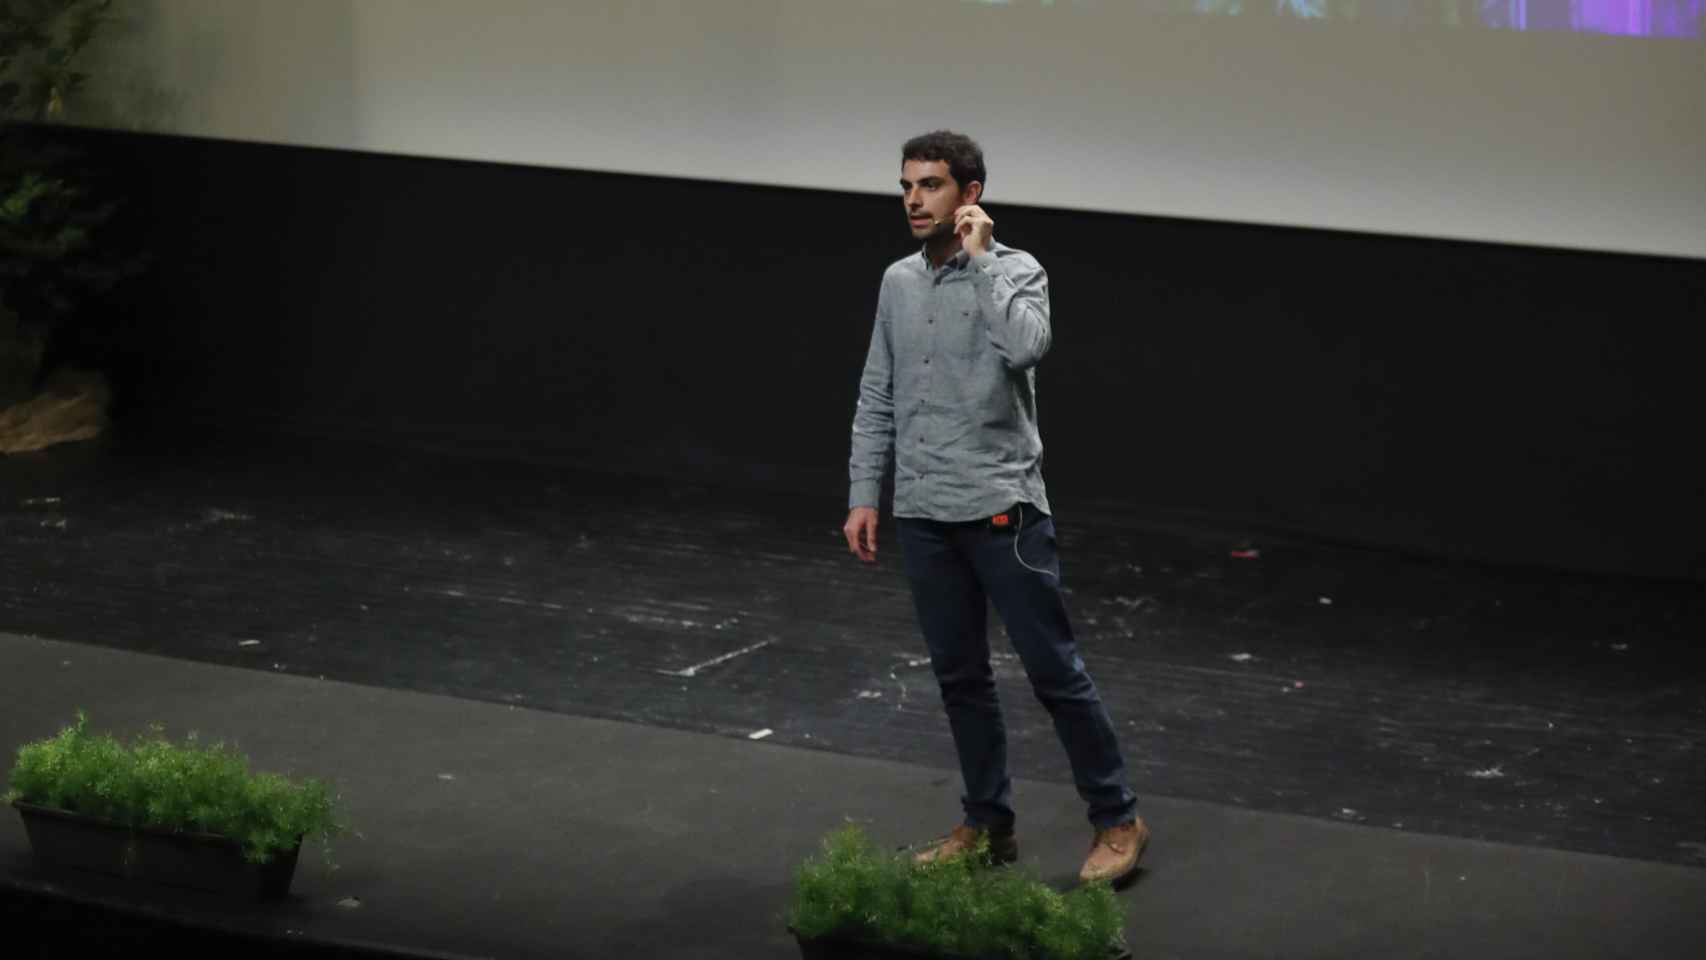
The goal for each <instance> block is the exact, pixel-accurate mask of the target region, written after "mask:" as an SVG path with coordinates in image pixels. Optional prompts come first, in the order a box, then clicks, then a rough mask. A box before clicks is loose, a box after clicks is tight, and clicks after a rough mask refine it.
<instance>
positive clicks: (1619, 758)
mask: <svg viewBox="0 0 1706 960" xmlns="http://www.w3.org/2000/svg"><path fill="white" fill-rule="evenodd" d="M186 437H188V438H187V439H186ZM804 489H805V488H803V487H801V486H799V485H792V486H790V485H789V484H780V483H778V484H768V485H766V484H752V485H749V486H745V487H736V486H714V485H709V484H705V483H701V482H697V481H696V478H695V477H693V476H666V475H655V474H654V475H637V474H636V475H620V474H617V473H614V472H600V471H597V470H594V469H592V468H590V467H589V466H588V465H586V464H574V463H568V462H546V461H543V460H540V459H533V458H529V457H528V456H526V455H525V451H523V450H521V449H519V448H518V449H517V451H516V453H515V455H514V456H511V457H491V458H486V459H476V458H472V457H463V456H452V455H449V454H447V453H437V452H431V451H426V450H420V449H404V448H402V447H392V446H387V445H382V444H378V443H373V442H365V441H361V440H358V439H351V438H334V437H329V436H313V435H307V434H288V433H282V432H281V433H260V432H255V431H246V432H233V431H231V430H229V429H227V430H225V431H224V432H218V433H215V432H208V433H205V434H199V435H196V434H185V433H184V432H182V431H179V432H176V433H173V434H171V435H170V439H168V438H167V437H165V436H158V435H145V434H129V435H127V434H124V433H122V432H121V433H119V434H115V435H114V436H111V437H107V438H104V439H101V440H98V441H94V442H90V443H84V444H72V445H67V446H63V447H58V448H51V449H49V450H47V451H44V452H42V453H38V454H29V455H21V456H13V457H9V458H6V459H4V460H0V530H3V533H4V543H5V545H6V547H5V550H4V553H3V554H0V631H4V632H5V633H6V634H9V635H10V636H7V637H5V638H0V657H3V660H4V662H5V664H6V665H7V666H6V679H5V693H6V696H5V700H4V704H3V706H0V717H3V719H4V727H3V728H0V730H3V733H4V737H3V738H0V747H4V748H5V749H6V751H7V754H8V756H10V755H11V753H12V751H13V750H14V749H15V747H16V745H17V744H18V743H21V742H23V741H25V740H29V739H35V738H37V737H41V736H46V735H49V734H51V733H53V732H54V731H55V730H57V729H58V728H59V726H61V725H63V724H64V723H66V722H68V721H69V720H70V719H71V716H72V714H73V712H74V711H75V710H76V709H77V708H79V707H82V708H84V709H87V710H88V711H89V712H90V714H91V717H92V720H93V721H94V723H95V724H96V725H97V726H99V727H102V728H105V729H110V730H113V731H115V732H121V733H122V732H130V731H136V730H140V729H142V727H143V726H144V725H146V724H148V723H150V722H154V721H159V722H162V723H164V724H166V725H167V727H168V730H169V732H172V733H178V734H181V733H183V732H185V731H187V730H189V729H195V730H198V731H200V732H201V733H202V734H203V735H204V736H208V737H223V738H226V739H231V740H235V741H238V742H240V743H241V745H242V746H243V747H244V748H245V749H247V750H248V751H249V752H250V753H251V755H252V756H253V757H254V759H255V763H256V765H257V766H258V767H260V768H262V769H280V770H287V771H289V772H292V773H296V774H309V775H320V776H324V777H327V778H330V779H334V780H335V781H336V782H337V783H338V784H339V786H340V788H341V789H342V790H343V792H344V794H345V796H346V798H347V800H348V802H349V805H350V814H351V817H352V818H353V819H354V820H355V821H356V822H357V824H358V826H359V828H360V829H361V831H362V834H363V836H362V837H361V838H350V839H346V840H345V841H342V842H341V843H340V844H339V846H338V848H337V857H338V860H339V862H340V863H341V868H340V869H339V870H338V871H336V872H333V871H330V870H328V869H327V868H326V867H325V865H324V864H323V863H322V862H321V861H320V859H319V858H318V855H317V853H316V854H315V855H313V856H308V855H305V857H304V859H303V863H302V866H301V868H299V871H298V874H297V882H296V886H295V888H294V890H295V898H294V899H293V901H292V902H290V903H288V904H284V905H281V906H278V907H274V908H270V909H261V908H256V909H252V910H239V911H234V912H233V911H227V910H224V909H223V908H215V907H213V906H211V905H207V904H198V903H196V902H194V901H191V902H188V903H185V902H182V901H180V900H172V901H170V902H166V901H159V902H155V901H150V900H148V899H147V898H144V897H142V896H141V895H140V894H138V893H136V892H134V891H127V890H124V889H122V888H120V889H118V890H116V891H115V890H109V889H103V888H101V887H100V886H99V885H91V886H90V887H88V888H79V889H77V890H70V889H67V888H64V887H63V886H59V885H56V884H54V883H50V882H49V881H47V880H44V879H42V878H41V877H40V876H38V875H37V874H36V872H35V870H34V867H33V865H32V863H31V862H30V859H29V856H28V851H27V845H26V844H25V842H24V837H23V832H22V829H21V826H20V825H19V823H18V822H17V820H16V818H15V816H11V815H8V817H7V818H5V819H4V821H3V825H0V857H3V858H4V860H3V865H4V871H5V872H4V875H5V878H6V884H7V889H8V890H9V891H10V892H11V894H12V899H11V901H10V903H11V908H10V909H11V911H12V919H13V920H14V921H16V920H17V919H18V917H19V916H20V915H22V914H23V913H24V912H26V911H30V912H33V911H37V910H41V909H43V908H42V904H43V903H60V904H61V905H63V904H65V903H70V902H77V903H82V904H84V905H85V906H86V907H88V908H89V909H95V910H97V912H99V911H100V910H106V911H119V912H121V913H122V912H124V909H126V908H125V907H124V905H126V904H128V905H129V907H128V909H129V910H130V911H131V913H132V914H134V915H136V916H152V917H154V918H156V919H157V920H158V919H161V918H165V919H167V920H171V921H172V922H183V923H201V924H207V923H214V924H223V925H224V926H225V927H227V928H229V929H231V930H241V931H248V932H250V933H255V934H264V935H268V936H275V937H276V940H277V941H278V942H288V941H290V940H291V939H292V938H296V939H299V940H302V941H303V942H310V941H312V942H329V941H338V942H341V943H345V944H355V943H362V944H368V945H370V946H373V947H374V948H376V949H384V950H391V951H397V952H403V953H417V954H418V953H427V952H431V951H440V952H447V953H453V954H462V955H481V956H529V957H531V956H587V957H608V956H618V955H623V954H628V955H636V956H680V957H730V958H733V957H741V958H747V957H777V958H780V957H786V956H790V955H797V951H796V949H795V948H794V946H793V945H792V942H791V940H790V939H789V938H788V936H787V934H786V931H785V930H784V929H783V928H782V925H781V921H780V919H779V916H780V913H781V911H782V909H783V908H784V907H785V904H786V897H787V891H788V882H789V871H790V869H791V867H792V865H793V864H795V863H797V862H798V861H799V859H800V858H801V857H803V856H805V855H807V854H809V853H810V852H812V850H813V849H814V847H815V844H816V842H817V840H818V839H819V838H820V837H821V836H822V835H823V834H824V833H826V832H828V831H829V830H832V829H834V828H835V827H836V826H837V825H838V824H840V823H841V822H843V820H844V818H852V819H855V820H859V821H863V822H867V823H869V824H870V825H871V829H872V830H873V832H874V833H875V834H876V835H877V836H879V837H881V838H883V839H885V840H892V841H893V842H895V843H899V842H902V841H904V840H911V839H917V838H918V837H920V836H921V835H925V834H933V833H936V832H940V831H941V830H943V829H945V828H946V827H947V826H949V825H951V823H952V822H953V820H954V818H955V816H956V815H957V812H958V808H957V802H956V797H957V774H956V772H955V766H954V755H953V750H952V747H951V744H950V742H949V740H948V735H947V725H946V723H945V721H944V720H943V718H942V716H941V712H940V706H939V702H938V700H937V698H936V691H935V689H934V684H933V680H932V678H931V674H930V670H929V667H928V664H927V663H926V662H925V660H924V652H923V648H922V642H921V640H919V638H918V637H917V635H916V630H915V626H914V623H913V619H912V609H911V603H910V598H909V597H908V595H907V592H906V585H905V581H904V579H903V577H902V575H901V573H900V570H899V565H898V559H899V558H898V556H897V553H896V548H895V542H894V537H893V530H892V525H889V524H885V526H884V528H883V530H882V531H881V534H880V538H879V545H880V547H881V548H882V557H881V560H880V562H879V564H878V565H877V566H876V567H875V568H869V567H865V566H863V565H861V564H859V563H858V562H857V561H855V560H854V559H852V558H851V557H850V556H849V555H848V553H847V551H846V547H845V544H844V542H843V540H842V537H841V533H840V525H841V522H842V520H843V519H844V516H845V510H844V504H845V488H844V486H843V485H840V484H837V483H833V482H832V483H828V484H825V485H824V486H823V488H822V489H821V490H820V491H818V492H816V493H807V492H802V490H804ZM1050 492H1051V497H1052V498H1054V499H1055V501H1056V508H1057V511H1058V512H1057V516H1056V522H1057V525H1058V528H1059V537H1060V545H1061V553H1062V565H1063V570H1064V573H1065V582H1066V586H1067V587H1068V588H1069V589H1070V590H1071V597H1070V599H1071V601H1072V603H1073V607H1072V614H1073V616H1074V622H1075V626H1076V627H1077V629H1078V631H1079V639H1080V645H1081V648H1082V652H1083V654H1084V657H1085V659H1086V661H1087V662H1088V664H1089V667H1090V671H1091V675H1092V676H1093V677H1094V678H1095V680H1096V682H1097V684H1098V686H1099V687H1100V688H1101V690H1102V693H1103V696H1104V698H1105V699H1106V701H1107V702H1108V705H1109V708H1110V711H1111V713H1112V715H1113V717H1114V719H1115V721H1116V723H1117V725H1118V726H1119V728H1120V730H1121V731H1122V734H1123V747H1124V750H1125V753H1126V756H1127V759H1128V763H1129V765H1130V767H1131V771H1132V774H1133V778H1134V781H1135V783H1134V785H1135V786H1136V788H1137V789H1138V791H1139V795H1140V798H1141V799H1140V810H1141V811H1142V812H1143V814H1144V816H1145V818H1146V819H1147V820H1148V821H1149V822H1150V824H1151V827H1152V828H1153V830H1154V832H1155V839H1154V842H1153V844H1152V846H1151V848H1150V852H1149V854H1148V856H1147V857H1146V860H1145V864H1146V870H1145V871H1144V873H1143V875H1142V877H1141V879H1140V880H1139V881H1138V882H1137V883H1136V884H1135V885H1134V886H1132V887H1131V888H1129V889H1128V890H1126V891H1125V892H1123V893H1122V894H1121V896H1122V897H1123V898H1124V900H1125V902H1126V903H1127V904H1128V905H1129V914H1128V916H1129V920H1128V937H1129V940H1130V942H1131V946H1132V948H1133V951H1134V953H1135V954H1136V956H1138V957H1140V958H1143V957H1341V956H1342V957H1374V956H1380V957H1433V956H1440V957H1444V956H1452V957H1464V956H1501V957H1503V956H1546V957H1568V956H1581V957H1589V956H1592V957H1604V956H1631V957H1635V956H1639V957H1660V956H1698V955H1699V951H1700V950H1701V949H1702V947H1703V945H1706V916H1703V915H1702V912H1701V911H1700V910H1699V909H1698V908H1699V905H1700V904H1701V903H1706V870H1702V869H1701V868H1702V867H1706V807H1703V806H1702V804H1701V803H1700V799H1699V798H1700V797H1701V796H1706V764H1703V763H1702V757H1701V753H1702V740H1703V738H1706V696H1703V694H1706V671H1703V670H1702V669H1701V668H1702V665H1703V660H1706V652H1703V651H1702V649H1701V647H1700V645H1699V643H1698V640H1699V638H1700V637H1701V636H1702V635H1703V630H1702V628H1703V627H1706V597H1703V587H1702V584H1700V583H1698V582H1691V581H1675V582H1661V581H1652V580H1633V579H1624V580H1619V579H1611V578H1607V577H1601V576H1589V575H1584V574H1576V573H1568V572H1561V571H1547V570H1541V569H1535V568H1512V567H1490V566H1476V565H1472V564H1470V563H1467V562H1462V561H1451V562H1447V561H1440V560H1432V559H1429V558H1426V557H1421V556H1407V555H1402V554H1397V553H1386V552H1377V551H1374V550H1370V549H1363V548H1354V547H1349V546H1343V545H1333V544H1327V543H1320V542H1309V541H1305V540H1301V539H1297V538H1295V537H1284V536H1279V535H1276V534H1268V533H1265V532H1263V531H1260V530H1251V529H1223V528H1217V527H1216V526H1215V525H1214V524H1213V523H1212V522H1210V521H1208V520H1205V519H1203V518H1200V517H1190V516H1184V515H1178V514H1159V513H1144V512H1137V511H1135V510H1134V511H1131V512H1126V513H1111V512H1109V511H1108V510H1107V508H1106V507H1105V506H1104V507H1101V508H1098V511H1097V512H1094V513H1092V512H1084V511H1080V510H1079V509H1077V508H1076V507H1075V505H1074V498H1073V496H1072V492H1071V491H1070V490H1068V489H1060V488H1058V487H1056V488H1051V491H1050ZM1685 532H1686V531H1684V530H1683V529H1681V528H1679V535H1682V534H1683V533H1685ZM1247 551H1254V552H1255V554H1256V555H1255V556H1242V557H1241V556H1235V555H1234V553H1235V552H1247ZM995 622H996V621H993V620H992V624H993V623H995ZM995 629H996V630H999V627H998V626H997V627H995ZM996 646H997V649H1001V645H1000V644H999V643H998V644H997V645H996ZM998 667H999V669H998V673H999V676H1000V678H1001V683H1002V694H1003V700H1004V703H1005V704H1006V706H1007V711H1008V723H1009V734H1010V739H1011V755H1012V762H1013V765H1014V768H1015V773H1016V774H1017V775H1020V776H1022V777H1023V778H1024V781H1023V782H1022V783H1021V784H1020V785H1019V787H1018V790H1017V801H1018V804H1019V814H1020V827H1019V829H1020V845H1021V853H1022V855H1023V857H1024V859H1025V860H1026V861H1027V862H1030V863H1032V864H1033V865H1035V866H1036V867H1038V868H1039V869H1040V870H1041V871H1042V872H1043V873H1044V874H1045V875H1047V876H1050V877H1052V878H1055V879H1059V880H1061V881H1062V882H1065V880H1066V878H1068V877H1069V876H1070V874H1071V872H1072V870H1073V869H1074V868H1075V867H1076V863H1077V861H1078V859H1079V857H1081V855H1082V852H1083V849H1084V847H1085V844H1086V843H1087V840H1088V832H1087V827H1086V825H1085V824H1084V822H1083V819H1082V811H1081V807H1080V806H1079V804H1078V801H1077V800H1076V797H1075V796H1074V794H1073V791H1072V789H1071V787H1070V778H1069V776H1068V772H1067V769H1066V764H1065V759H1064V755H1063V754H1062V752H1061V751H1060V749H1059V747H1058V745H1057V743H1056V741H1055V739H1054V734H1053V730H1052V727H1051V726H1050V724H1049V722H1048V719H1047V716H1046V715H1045V714H1044V713H1043V711H1042V709H1041V708H1040V707H1039V706H1038V705H1037V704H1036V703H1035V701H1034V700H1032V699H1031V697H1030V696H1029V693H1028V689H1027V688H1026V685H1025V683H1024V679H1023V674H1022V671H1021V670H1020V669H1019V668H1018V665H1017V663H1016V661H1014V660H1013V659H1012V658H1011V656H1005V657H1004V658H1003V659H1001V660H1000V663H999V664H998ZM763 730H768V731H771V732H770V733H769V734H768V735H766V736H764V737H763V739H761V740H758V741H754V740H752V739H750V737H751V735H753V734H754V733H756V732H758V731H763ZM306 853H307V851H305V854H306ZM352 897H353V898H358V899H359V901H360V905H359V906H353V905H348V904H349V903H350V901H349V900H348V898H352ZM109 919H110V918H109ZM114 923H117V921H114ZM114 929H118V927H117V926H115V927H114ZM46 949H48V948H44V950H46ZM351 949H352V950H353V949H354V948H353V947H352V948H351ZM25 955H29V954H25ZM41 955H46V954H45V953H44V954H41Z"/></svg>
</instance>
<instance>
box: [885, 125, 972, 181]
mask: <svg viewBox="0 0 1706 960" xmlns="http://www.w3.org/2000/svg"><path fill="white" fill-rule="evenodd" d="M908 160H925V161H929V160H943V161H946V162H947V164H948V173H949V174H951V175H952V176H953V178H954V182H955V183H957V184H959V185H960V189H961V190H964V189H965V188H966V185H967V184H969V183H973V182H976V183H981V184H983V185H984V187H985V189H987V188H988V186H989V181H988V180H987V179H986V178H987V177H988V176H989V174H988V172H987V171H986V170H985V169H984V166H983V148H982V147H980V146H978V145H977V141H975V140H973V139H972V138H970V137H968V136H966V135H965V134H963V133H954V132H953V131H951V130H936V131H934V132H931V133H926V134H922V135H920V136H916V137H913V138H912V139H911V140H908V141H906V146H904V147H901V148H900V162H901V163H905V162H906V161H908Z"/></svg>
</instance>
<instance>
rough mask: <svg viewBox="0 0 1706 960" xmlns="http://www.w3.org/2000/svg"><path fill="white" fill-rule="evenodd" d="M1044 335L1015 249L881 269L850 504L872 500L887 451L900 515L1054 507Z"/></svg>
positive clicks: (1029, 277)
mask: <svg viewBox="0 0 1706 960" xmlns="http://www.w3.org/2000/svg"><path fill="white" fill-rule="evenodd" d="M1050 340H1051V334H1050V331H1049V308H1048V276H1047V274H1045V273H1044V272H1043V268H1042V266H1041V265H1040V264H1038V263H1037V261H1036V258H1035V257H1033V256H1031V255H1030V254H1028V253H1025V252H1024V251H1022V250H1015V249H1013V248H1012V247H1009V246H1005V245H1003V244H1001V243H999V242H991V244H990V247H989V250H988V252H986V253H983V254H980V255H978V256H975V257H971V256H968V255H967V254H966V253H965V252H964V251H961V252H959V253H957V254H955V255H954V256H953V257H951V258H949V259H948V261H947V262H946V263H944V264H943V265H942V266H941V268H940V269H932V268H931V266H930V261H929V259H928V258H927V257H926V256H925V254H924V252H923V251H922V250H921V251H920V252H918V253H916V254H913V255H911V256H908V257H905V258H903V259H900V260H897V261H895V262H894V263H893V264H890V265H889V268H888V270H887V271H886V272H884V274H883V285H882V289H881V291H880V292H879V293H878V295H877V319H876V324H875V326H874V329H873V330H872V331H871V348H870V351H869V353H867V354H866V357H865V372H864V375H863V377H861V379H860V382H859V404H858V409H857V410H856V411H855V412H854V414H853V455H852V458H851V460H850V461H849V469H848V475H849V479H850V480H851V482H852V490H851V493H850V495H849V497H848V505H849V507H875V506H876V505H877V500H878V494H879V492H880V490H881V488H882V478H883V473H884V471H886V470H887V469H888V465H889V460H890V458H891V456H892V457H893V460H894V467H895V477H894V485H895V498H894V513H895V516H897V517H922V518H926V519H930V520H945V521H962V520H976V519H979V518H982V517H989V516H994V515H995V514H997V513H1000V512H1002V511H1003V510H1006V509H1008V508H1009V507H1011V506H1013V504H1015V503H1019V502H1024V503H1030V504H1034V505H1035V506H1036V507H1037V508H1038V509H1040V510H1041V511H1042V512H1044V513H1052V512H1053V511H1052V510H1050V509H1049V505H1048V497H1047V495H1046V493H1045V492H1044V490H1043V473H1042V461H1043V443H1042V438H1041V436H1040V435H1039V434H1038V432H1037V387H1036V365H1037V362H1038V361H1040V360H1042V358H1043V354H1045V353H1047V352H1048V348H1049V343H1050Z"/></svg>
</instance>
